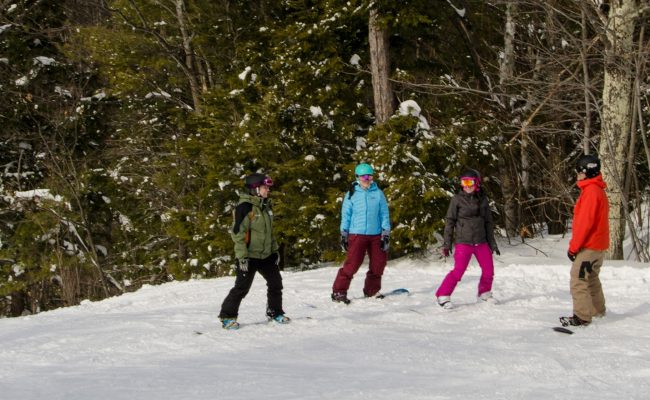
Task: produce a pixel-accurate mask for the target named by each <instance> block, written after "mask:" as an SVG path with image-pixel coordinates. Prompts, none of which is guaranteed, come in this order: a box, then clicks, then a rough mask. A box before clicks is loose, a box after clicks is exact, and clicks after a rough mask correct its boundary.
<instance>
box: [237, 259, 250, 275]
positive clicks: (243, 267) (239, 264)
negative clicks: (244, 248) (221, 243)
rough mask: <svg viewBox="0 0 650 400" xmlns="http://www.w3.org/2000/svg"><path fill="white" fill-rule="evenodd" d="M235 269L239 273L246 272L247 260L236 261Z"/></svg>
mask: <svg viewBox="0 0 650 400" xmlns="http://www.w3.org/2000/svg"><path fill="white" fill-rule="evenodd" d="M237 268H239V270H240V271H241V272H248V258H242V259H240V260H237Z"/></svg>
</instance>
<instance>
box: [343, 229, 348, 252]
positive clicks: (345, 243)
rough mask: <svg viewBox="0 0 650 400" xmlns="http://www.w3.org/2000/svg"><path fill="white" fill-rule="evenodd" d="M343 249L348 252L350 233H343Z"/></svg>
mask: <svg viewBox="0 0 650 400" xmlns="http://www.w3.org/2000/svg"><path fill="white" fill-rule="evenodd" d="M341 249H343V251H348V231H341Z"/></svg>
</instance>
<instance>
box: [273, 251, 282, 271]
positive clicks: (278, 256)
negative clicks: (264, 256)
mask: <svg viewBox="0 0 650 400" xmlns="http://www.w3.org/2000/svg"><path fill="white" fill-rule="evenodd" d="M273 256H274V257H275V258H274V259H273V264H275V266H276V267H279V266H280V253H279V252H277V251H276V252H275V253H273Z"/></svg>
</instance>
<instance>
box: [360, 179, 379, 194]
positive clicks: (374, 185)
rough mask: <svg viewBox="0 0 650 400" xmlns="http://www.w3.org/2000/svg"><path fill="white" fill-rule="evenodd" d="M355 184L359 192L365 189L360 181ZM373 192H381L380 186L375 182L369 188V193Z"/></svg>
mask: <svg viewBox="0 0 650 400" xmlns="http://www.w3.org/2000/svg"><path fill="white" fill-rule="evenodd" d="M355 183H356V186H357V187H358V189H359V190H363V187H362V186H361V182H360V181H359V180H358V179H357V180H356V181H355ZM373 190H379V186H377V183H375V182H373V183H371V184H370V186H368V191H369V192H371V191H373Z"/></svg>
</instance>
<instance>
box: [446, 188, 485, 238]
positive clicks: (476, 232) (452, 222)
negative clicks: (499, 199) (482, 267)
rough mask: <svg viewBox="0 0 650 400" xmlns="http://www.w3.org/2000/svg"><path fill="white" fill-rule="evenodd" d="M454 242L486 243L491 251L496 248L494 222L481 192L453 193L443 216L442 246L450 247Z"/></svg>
mask: <svg viewBox="0 0 650 400" xmlns="http://www.w3.org/2000/svg"><path fill="white" fill-rule="evenodd" d="M452 236H455V238H456V239H455V240H454V243H464V244H479V243H486V242H487V243H488V245H489V246H490V248H491V249H492V251H495V250H497V244H496V241H495V240H494V224H493V222H492V212H491V211H490V205H489V203H488V199H487V196H485V195H483V194H481V193H476V192H474V193H469V194H468V193H465V192H463V191H461V192H459V193H457V194H456V195H454V197H452V198H451V202H450V203H449V208H448V209H447V215H446V216H445V237H444V239H445V243H444V247H446V248H448V249H451V243H452Z"/></svg>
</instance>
